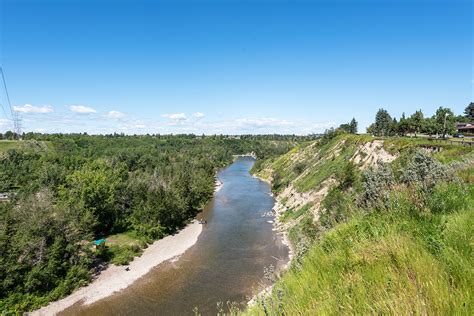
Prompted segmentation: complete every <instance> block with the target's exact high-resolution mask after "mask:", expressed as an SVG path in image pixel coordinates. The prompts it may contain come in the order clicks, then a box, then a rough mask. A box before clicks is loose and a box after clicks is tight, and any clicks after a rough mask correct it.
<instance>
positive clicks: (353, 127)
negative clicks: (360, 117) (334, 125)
mask: <svg viewBox="0 0 474 316" xmlns="http://www.w3.org/2000/svg"><path fill="white" fill-rule="evenodd" d="M349 125H350V133H351V134H357V125H358V124H357V121H356V119H355V117H353V118H352V120H351V122H350V123H349Z"/></svg>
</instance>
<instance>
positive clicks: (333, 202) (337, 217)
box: [319, 187, 352, 229]
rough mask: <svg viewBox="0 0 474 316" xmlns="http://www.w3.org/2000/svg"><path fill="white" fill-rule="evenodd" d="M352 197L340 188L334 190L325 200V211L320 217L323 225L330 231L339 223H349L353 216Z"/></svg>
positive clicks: (323, 204)
mask: <svg viewBox="0 0 474 316" xmlns="http://www.w3.org/2000/svg"><path fill="white" fill-rule="evenodd" d="M350 197H351V196H350V195H349V194H347V193H344V192H342V191H341V189H340V188H339V187H334V188H332V189H331V190H330V191H329V193H328V195H327V196H326V197H325V198H324V200H323V202H322V206H323V208H324V211H323V212H322V213H321V215H320V218H319V220H320V222H321V225H322V226H323V227H324V228H326V229H330V228H332V227H334V226H335V225H336V224H337V223H342V222H345V221H347V220H348V219H349V218H350V216H351V205H350V204H351V202H352V200H351V198H350Z"/></svg>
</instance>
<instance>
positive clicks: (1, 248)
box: [0, 134, 304, 313]
mask: <svg viewBox="0 0 474 316" xmlns="http://www.w3.org/2000/svg"><path fill="white" fill-rule="evenodd" d="M303 139H304V138H298V137H294V136H278V135H271V136H241V137H239V138H236V137H225V136H208V137H197V136H194V135H177V136H160V135H154V136H123V135H108V136H88V135H82V134H75V135H42V134H26V135H23V140H22V141H16V142H15V141H1V142H0V192H2V193H5V192H6V193H8V194H9V196H10V201H6V202H5V201H4V202H0V266H1V267H2V268H1V269H0V310H1V311H2V312H13V313H19V312H23V311H29V310H32V309H35V308H38V307H40V306H42V305H45V304H46V303H48V302H49V301H52V300H56V299H59V298H61V297H63V296H65V295H67V294H69V293H71V292H72V291H73V290H74V289H76V288H78V287H80V286H83V285H85V284H87V283H89V282H90V281H91V278H92V277H93V275H94V274H95V273H96V272H97V270H99V269H100V268H101V266H103V265H104V264H106V263H107V262H111V263H115V264H126V263H128V262H129V261H130V260H132V259H133V257H134V256H136V255H138V254H139V253H140V252H141V249H143V248H144V247H146V245H147V244H149V243H151V242H152V241H154V240H156V239H160V238H162V237H164V236H166V235H169V234H173V233H174V232H176V230H177V229H179V228H180V227H182V226H183V225H185V224H186V223H187V222H188V221H189V220H190V219H191V218H192V217H194V216H195V215H196V213H197V212H198V211H199V210H200V209H201V208H202V206H203V205H204V204H205V203H206V202H207V201H208V200H209V199H210V198H211V197H212V194H213V191H214V185H215V173H216V171H217V169H218V168H220V167H223V166H224V165H226V164H228V163H230V162H231V161H232V159H233V155H234V154H243V153H247V152H256V154H257V155H258V156H259V157H263V158H265V157H266V158H268V157H271V156H276V155H280V154H283V153H285V152H287V151H288V150H289V149H290V148H292V147H294V146H295V144H296V142H297V141H301V140H303ZM100 238H106V239H107V242H106V246H105V247H103V248H99V249H98V250H94V249H93V244H92V242H93V241H94V240H97V239H100Z"/></svg>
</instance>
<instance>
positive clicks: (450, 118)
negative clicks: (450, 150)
mask: <svg viewBox="0 0 474 316" xmlns="http://www.w3.org/2000/svg"><path fill="white" fill-rule="evenodd" d="M434 119H435V120H436V123H437V126H438V132H439V134H443V137H446V134H448V133H453V132H454V131H455V122H454V120H455V117H454V113H453V111H451V109H449V108H443V107H441V106H440V107H439V108H438V109H437V110H436V114H435V116H434Z"/></svg>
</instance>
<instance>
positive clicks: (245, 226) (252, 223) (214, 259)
mask: <svg viewBox="0 0 474 316" xmlns="http://www.w3.org/2000/svg"><path fill="white" fill-rule="evenodd" d="M253 164H254V159H253V158H250V157H241V158H238V159H237V160H236V161H235V162H234V163H233V164H231V165H230V166H228V167H227V168H225V169H223V170H222V171H220V172H219V174H218V177H219V179H220V181H222V182H223V183H224V186H223V187H222V188H221V189H220V190H219V191H218V192H217V193H216V194H215V195H214V198H213V199H212V200H211V201H210V202H209V203H208V205H207V206H206V207H205V209H204V211H203V212H202V213H201V214H199V216H198V218H203V219H205V220H207V224H205V225H204V227H203V231H202V233H201V235H200V236H199V239H198V241H197V243H196V244H195V245H194V246H193V247H191V248H190V249H188V250H187V251H186V252H185V253H184V254H183V255H182V256H181V257H179V258H178V259H174V260H170V261H168V262H164V263H162V264H160V265H158V266H156V267H155V268H154V269H153V270H152V271H150V272H149V273H148V274H146V275H145V276H144V277H142V278H141V279H139V280H138V281H136V282H135V283H133V284H132V285H131V286H129V287H128V288H126V289H124V290H122V291H120V292H118V293H116V294H114V295H112V296H110V297H108V298H105V299H103V300H100V301H98V302H96V303H94V304H91V305H88V306H81V305H80V304H76V305H74V306H72V307H70V308H68V309H66V310H65V311H64V312H63V313H61V315H194V312H193V309H194V308H196V307H197V308H198V309H199V312H200V313H201V314H203V315H216V314H217V311H218V310H217V303H218V302H223V303H224V306H225V305H226V304H227V302H237V303H238V304H239V306H240V307H242V308H244V307H245V305H246V302H247V301H248V300H249V298H251V297H252V295H254V294H255V293H257V292H258V291H260V290H261V289H262V288H263V287H265V286H267V285H268V281H267V280H266V279H265V278H264V268H265V267H269V266H270V265H273V266H274V267H275V268H276V269H279V268H281V267H282V266H283V265H284V264H286V263H287V261H288V248H287V247H286V246H284V245H283V244H282V240H281V237H280V236H279V235H278V234H277V233H276V232H274V231H273V230H272V228H273V227H272V224H271V223H268V221H271V220H273V217H265V216H264V214H265V213H266V212H268V211H270V210H271V209H272V207H273V205H274V199H273V197H272V196H271V195H270V188H269V186H268V184H266V183H265V182H263V181H261V180H258V179H256V178H254V177H252V176H251V175H250V173H249V171H250V169H251V168H252V166H253Z"/></svg>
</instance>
